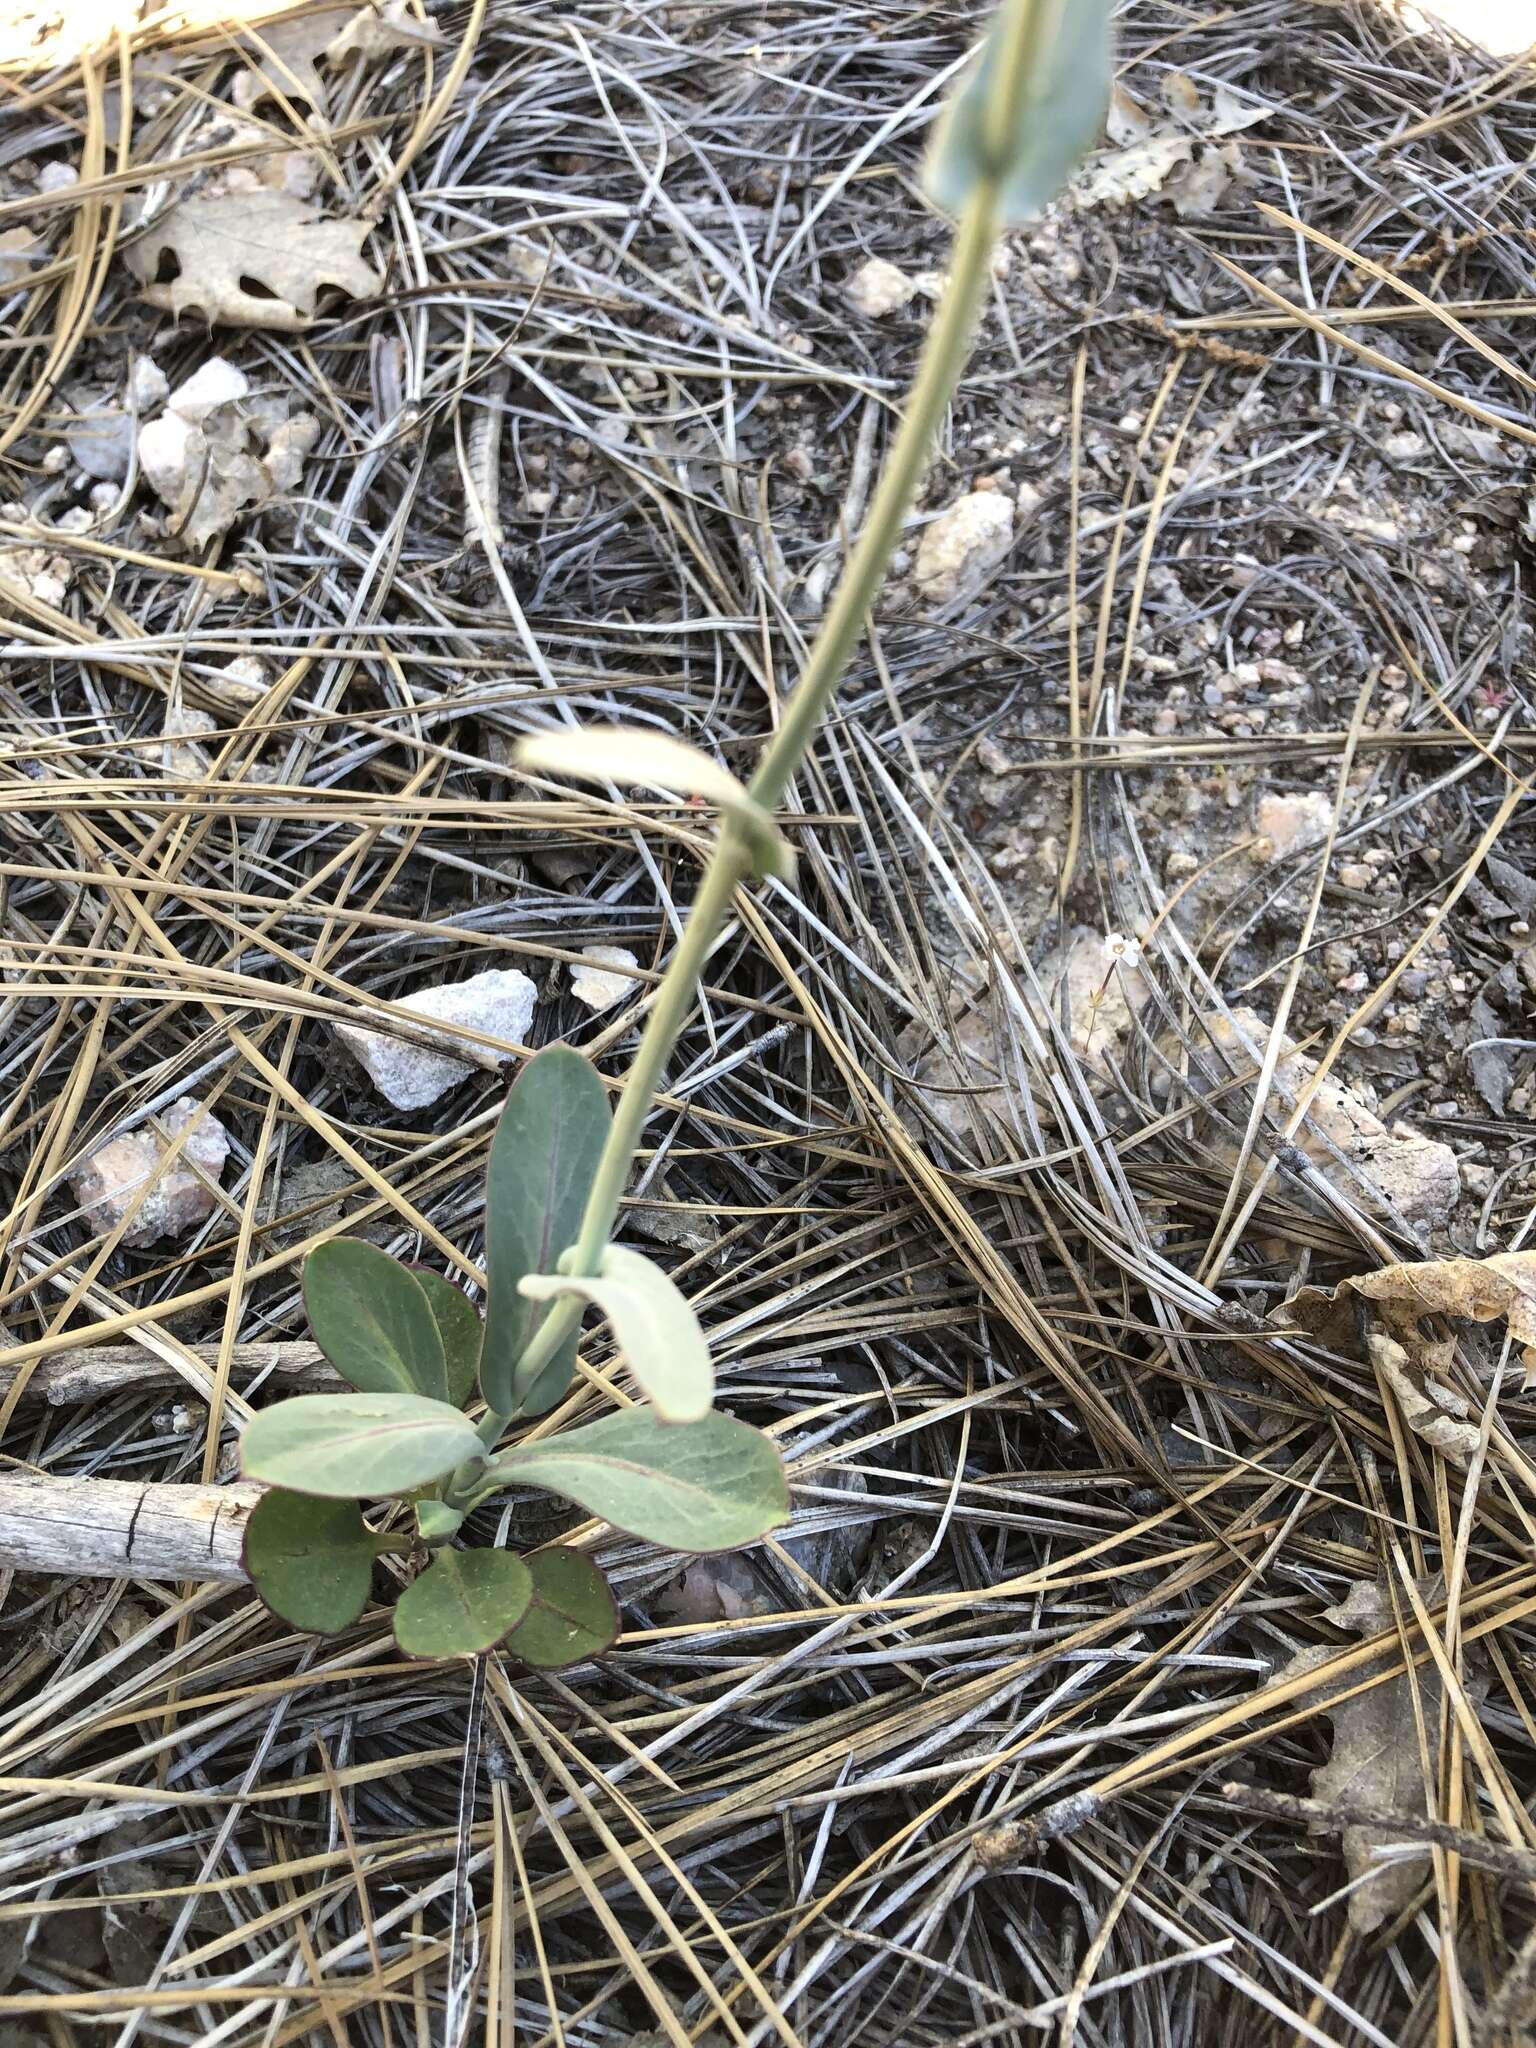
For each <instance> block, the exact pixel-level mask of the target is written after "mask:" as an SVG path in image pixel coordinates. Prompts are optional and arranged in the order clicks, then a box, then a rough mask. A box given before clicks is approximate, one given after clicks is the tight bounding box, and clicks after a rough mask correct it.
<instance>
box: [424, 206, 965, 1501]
mask: <svg viewBox="0 0 1536 2048" xmlns="http://www.w3.org/2000/svg"><path fill="white" fill-rule="evenodd" d="M997 227H998V191H997V181H996V180H995V179H988V180H985V181H983V182H982V183H981V184H980V185H979V186H978V187H977V189H976V191H975V192H974V193H973V195H972V197H971V200H970V203H969V204H968V205H967V207H966V210H965V213H964V214H963V215H962V217H961V221H960V226H959V230H958V232H957V234H956V236H955V244H954V254H953V259H952V262H951V266H950V277H949V284H948V286H947V288H946V290H945V293H944V297H943V299H942V300H941V301H940V304H939V310H938V313H937V315H936V316H935V319H934V323H933V326H932V327H931V328H930V329H929V332H928V339H927V342H926V344H925V345H924V348H923V354H922V359H921V361H920V362H919V364H918V369H917V376H916V378H915V380H914V381H913V385H912V389H911V392H910V394H909V395H908V400H907V408H906V411H905V413H904V415H903V417H902V421H901V425H900V427H899V428H898V429H897V433H896V438H895V440H894V441H893V442H892V443H891V448H890V452H889V454H888V455H887V457H886V460H885V464H884V467H883V468H882V470H881V472H880V481H879V483H878V484H877V486H876V488H875V495H874V498H873V500H872V501H871V504H870V508H869V517H868V519H867V520H866V521H865V524H864V530H863V532H862V533H861V534H860V535H859V538H858V541H857V543H856V544H855V546H854V549H853V552H852V553H851V554H850V556H849V557H848V564H847V567H846V568H845V569H844V571H843V574H842V576H841V577H840V578H839V580H838V585H837V588H836V590H835V591H834V592H833V595H832V602H831V605H830V606H829V607H828V610H827V614H826V617H825V618H824V619H823V621H822V624H821V630H820V632H819V633H818V634H817V636H816V641H815V644H814V646H813V647H812V649H811V653H810V658H809V660H808V661H807V662H806V665H805V671H804V673H803V675H802V676H801V678H800V681H799V682H798V683H797V684H796V686H795V688H794V690H793V692H792V693H791V694H790V697H789V700H788V702H787V704H786V706H785V710H784V717H783V722H782V723H781V725H780V726H779V729H778V731H777V733H776V734H775V735H774V737H773V739H772V740H771V741H770V743H769V745H768V748H767V751H766V752H765V753H764V755H763V758H762V761H761V762H760V764H759V766H758V770H757V773H756V775H754V776H753V778H752V781H751V784H750V785H749V789H748V794H749V795H750V796H752V797H753V798H754V799H755V800H756V801H757V802H758V803H760V804H761V805H762V806H763V807H764V809H766V810H772V809H775V808H776V807H777V806H778V804H779V803H780V802H781V800H782V798H783V796H784V792H785V791H786V790H787V789H788V787H789V784H790V781H791V779H792V778H793V776H794V774H795V771H796V769H797V768H798V767H799V766H800V763H801V761H802V760H803V759H804V757H805V754H806V752H807V750H808V749H809V747H810V744H811V741H812V739H813V738H814V737H815V733H816V728H817V726H818V725H819V724H820V723H821V719H822V715H823V713H824V712H825V711H826V708H827V706H828V704H829V703H830V702H831V700H832V693H833V691H834V690H835V689H836V688H837V685H838V681H839V678H840V677H841V675H842V673H843V670H844V669H845V668H846V667H847V665H848V660H849V657H850V656H851V655H852V653H853V650H854V648H855V646H856V645H857V644H858V639H859V635H860V634H861V633H862V632H863V630H864V625H865V621H866V620H867V618H868V616H869V612H870V608H871V606H872V605H873V603H874V601H875V596H876V594H877V592H878V591H879V588H880V585H881V582H882V580H883V579H884V576H885V572H886V568H887V566H888V564H889V562H890V559H891V555H892V553H893V552H894V550H895V547H896V543H897V542H898V541H899V540H900V538H901V533H902V528H903V526H904V525H905V523H906V518H907V514H908V512H909V511H910V510H911V506H912V500H913V498H914V497H915V496H916V494H917V487H918V485H919V484H920V483H921V482H922V478H923V471H924V470H925V469H926V467H927V465H928V457H929V452H930V450H931V448H932V445H933V440H934V436H935V435H936V434H937V432H938V429H939V425H940V423H941V422H942V420H943V417H944V412H945V409H946V408H947V406H948V404H949V401H950V399H951V398H952V397H953V395H954V390H955V386H956V385H957V384H958V383H959V381H960V373H961V371H962V370H963V369H964V367H965V363H966V359H967V357H968V355H969V353H970V341H971V330H972V328H973V327H974V326H975V323H976V317H977V314H978V312H979V311H980V308H981V302H982V298H983V296H984V295H985V293H986V289H987V285H988V282H989V280H990V278H991V274H992V269H991V259H992V245H993V242H994V241H995V240H996V238H997ZM751 871H752V856H751V853H750V851H749V849H748V848H747V847H746V846H745V844H744V843H743V841H742V838H741V836H740V834H739V833H738V831H737V829H736V827H735V826H734V825H733V824H732V823H731V821H730V820H729V819H726V820H725V821H724V822H723V823H722V825H721V828H720V836H719V839H718V841H717V842H716V846H715V852H714V856H713V858H712V859H711V861H710V863H709V866H708V868H707V869H706V870H705V874H704V880H703V883H702V885H701V886H700V889H699V893H698V895H697V896H696V897H695V898H694V901H693V907H692V908H691V909H690V911H689V913H688V918H687V922H686V923H685V924H684V926H683V931H682V936H681V937H680V938H679V940H678V942H677V947H676V950H675V951H674V953H673V955H672V958H671V960H670V961H669V962H668V963H667V971H666V973H665V974H664V975H663V976H662V979H661V985H660V987H659V988H658V989H657V991H656V1000H655V1002H654V1003H653V1004H652V1006H651V1012H650V1015H649V1016H648V1017H647V1018H646V1020H645V1029H644V1031H643V1032H642V1033H641V1037H640V1044H639V1047H638V1049H637V1050H636V1053H635V1060H634V1065H633V1066H632V1067H631V1068H630V1070H629V1072H628V1074H627V1075H626V1076H625V1079H624V1086H623V1089H622V1091H621V1092H620V1095H619V1103H618V1108H617V1110H616V1111H615V1113H614V1119H613V1129H612V1130H611V1131H610V1133H609V1135H608V1141H607V1143H606V1145H605V1146H604V1148H603V1154H602V1157H601V1159H600V1160H599V1162H598V1168H597V1174H596V1176H595V1178H594V1179H593V1182H592V1191H591V1193H590V1195H589V1196H588V1197H587V1206H586V1210H585V1213H584V1214H583V1216H582V1220H581V1235H580V1237H579V1238H578V1239H577V1243H576V1255H575V1258H574V1260H573V1262H572V1270H573V1271H575V1272H577V1273H594V1272H596V1270H597V1265H598V1261H599V1260H600V1259H601V1257H602V1254H603V1247H604V1246H605V1245H606V1244H607V1242H608V1240H609V1238H610V1237H611V1236H612V1234H613V1226H614V1221H615V1219H616V1217H617V1216H618V1213H619V1203H620V1201H621V1199H622V1198H623V1194H624V1187H625V1183H626V1182H627V1181H628V1179H629V1170H630V1165H631V1163H632V1161H633V1159H634V1156H635V1154H636V1152H637V1151H638V1150H639V1146H640V1139H641V1135H642V1133H643V1132H644V1130H645V1125H646V1121H647V1119H648V1118H649V1116H650V1113H651V1104H652V1103H653V1101H654V1100H655V1097H656V1091H657V1089H658V1088H659V1087H660V1086H661V1078H662V1075H663V1073H664V1072H665V1070H666V1064H667V1060H668V1058H669V1057H670V1056H671V1052H672V1048H673V1046H674V1045H675V1044H676V1042H677V1035H678V1033H679V1032H680V1031H681V1030H682V1028H683V1025H684V1024H685V1023H686V1021H687V1018H688V1013H689V1011H690V1010H691V1009H692V1007H693V1000H694V992H695V989H696V988H697V985H698V982H699V980H700V978H701V977H702V975H703V972H704V964H705V962H706V961H707V960H708V958H709V955H710V951H711V948H712V947H713V946H714V943H715V939H716V937H717V936H718V934H719V931H720V928H721V926H722V925H723V924H724V923H725V920H726V918H727V917H728V916H729V914H730V909H731V904H732V901H733V900H734V898H735V895H736V890H737V888H738V886H739V885H740V884H741V883H742V882H743V881H744V880H745V879H746V877H747V876H748V875H749V874H750V873H751ZM581 1312H582V1305H581V1303H580V1302H579V1301H578V1300H576V1299H574V1298H572V1299H570V1300H566V1301H559V1302H556V1303H555V1305H554V1306H553V1307H552V1308H551V1309H550V1311H549V1313H548V1315H547V1316H545V1318H544V1320H543V1322H542V1323H540V1325H539V1327H538V1329H537V1330H536V1331H535V1332H534V1335H533V1340H532V1342H531V1343H530V1344H529V1346H528V1349H527V1350H526V1351H525V1352H524V1354H523V1356H522V1358H521V1359H520V1360H519V1362H518V1376H519V1378H521V1379H522V1380H523V1381H524V1382H525V1384H527V1385H530V1386H531V1385H532V1384H533V1383H534V1381H535V1380H536V1379H537V1377H538V1372H539V1369H540V1368H541V1367H542V1366H543V1365H544V1364H545V1363H547V1361H548V1360H549V1359H550V1358H552V1357H553V1356H554V1354H555V1352H556V1351H557V1350H558V1348H559V1347H560V1345H561V1344H562V1343H563V1342H564V1340H565V1339H566V1338H567V1337H568V1336H569V1335H570V1333H571V1331H572V1330H574V1329H575V1327H576V1325H577V1324H578V1323H579V1322H580V1320H581ZM510 1420H511V1417H510V1416H504V1415H494V1414H490V1415H487V1416H486V1417H485V1418H484V1420H483V1421H482V1423H481V1425H480V1433H481V1437H482V1439H483V1440H484V1441H485V1443H486V1444H488V1445H491V1444H494V1443H495V1442H496V1441H497V1439H498V1438H499V1437H500V1435H501V1433H502V1431H503V1430H504V1429H505V1428H506V1426H507V1423H508V1422H509V1421H510ZM444 1497H445V1499H448V1500H450V1501H451V1502H452V1503H453V1504H454V1505H459V1504H460V1503H461V1501H462V1499H463V1497H464V1496H463V1495H462V1494H461V1492H460V1491H459V1487H458V1475H457V1474H456V1475H455V1480H454V1485H453V1487H452V1488H450V1489H449V1490H448V1491H447V1492H446V1493H445V1496H444Z"/></svg>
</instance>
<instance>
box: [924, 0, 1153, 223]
mask: <svg viewBox="0 0 1536 2048" xmlns="http://www.w3.org/2000/svg"><path fill="white" fill-rule="evenodd" d="M1113 12H1114V0H1003V5H1002V6H1001V7H1000V8H999V9H998V12H997V17H996V19H995V20H994V22H993V24H992V29H991V32H990V34H989V35H988V37H987V39H986V41H985V42H984V43H983V44H982V46H981V50H980V53H979V55H978V56H977V59H976V62H975V64H974V66H973V67H972V70H971V73H970V76H969V78H968V79H967V80H966V83H965V84H964V86H962V88H961V90H960V92H959V94H958V95H957V96H956V98H955V99H954V100H953V101H952V102H951V103H950V106H949V108H948V110H947V111H946V113H945V114H944V115H943V117H942V119H941V120H940V122H939V126H938V130H937V132H936V134H935V136H934V141H933V147H932V149H931V150H930V152H929V156H928V162H927V164H926V166H925V167H924V172H923V182H924V185H925V187H926V189H927V191H928V195H929V197H930V198H931V199H933V200H934V201H935V202H936V203H937V204H938V205H940V206H943V207H947V208H948V209H949V211H950V212H951V213H961V212H963V211H964V209H965V205H966V202H967V201H968V200H969V199H970V197H971V195H972V193H973V192H975V190H976V189H977V187H978V186H979V185H981V184H982V183H984V182H988V181H995V183H996V186H997V200H998V206H999V210H1000V213H1001V216H1002V218H1003V220H1004V221H1006V222H1007V223H1009V224H1010V225H1014V224H1016V223H1018V222H1019V221H1025V220H1033V219H1034V217H1035V216H1036V215H1037V214H1038V213H1040V212H1041V211H1042V209H1043V208H1044V207H1045V206H1046V205H1047V203H1048V202H1049V201H1050V200H1052V199H1053V198H1054V197H1055V196H1056V194H1057V193H1058V192H1059V191H1060V190H1061V188H1062V186H1063V185H1064V184H1065V183H1066V182H1067V179H1068V178H1069V177H1070V176H1071V175H1072V172H1073V171H1074V170H1075V169H1076V168H1077V165H1078V164H1079V162H1080V161H1081V160H1082V158H1083V157H1084V155H1086V153H1087V151H1088V150H1089V149H1090V148H1091V147H1092V146H1093V143H1094V141H1095V139H1096V137H1097V135H1098V132H1099V127H1100V124H1101V123H1102V121H1103V119H1104V113H1105V109H1106V107H1107V106H1108V104H1109V90H1110V83H1111V75H1112V71H1113V62H1112V58H1113V38H1112V36H1111V34H1110V16H1111V15H1112V13H1113Z"/></svg>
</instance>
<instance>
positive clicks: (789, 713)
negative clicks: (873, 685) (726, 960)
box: [694, 181, 998, 916]
mask: <svg viewBox="0 0 1536 2048" xmlns="http://www.w3.org/2000/svg"><path fill="white" fill-rule="evenodd" d="M997 220H998V208H997V190H996V186H995V184H994V183H992V182H990V181H989V182H988V183H987V184H985V185H983V186H980V187H978V189H977V191H976V193H975V195H974V197H973V198H972V200H971V203H970V205H969V206H968V207H967V208H966V210H965V213H964V214H963V215H962V217H961V221H960V226H959V230H958V232H957V234H956V236H955V245H954V253H953V257H952V261H951V265H950V274H949V283H948V285H947V286H946V288H945V292H944V296H943V298H942V299H941V300H940V302H939V310H938V313H937V314H936V316H935V318H934V322H933V325H932V327H931V328H930V329H929V331H928V339H927V342H926V344H925V345H924V348H923V354H922V359H921V361H920V362H919V364H918V368H917V376H916V378H915V379H914V381H913V385H912V389H911V392H910V393H909V395H908V398H907V408H906V411H905V413H904V414H903V416H902V422H901V425H900V427H899V428H898V429H897V431H896V438H895V440H894V441H893V442H892V443H891V447H890V452H889V454H888V455H887V456H886V459H885V464H884V467H883V468H882V469H881V472H880V481H879V483H878V484H877V485H876V487H875V495H874V498H873V500H872V501H871V503H870V508H869V517H868V519H867V520H866V521H865V523H864V530H863V532H862V533H861V534H860V535H859V538H858V541H857V543H856V544H855V546H854V550H853V553H852V554H851V555H850V556H849V557H848V565H847V567H846V568H845V569H844V571H843V573H842V576H841V577H840V578H839V580H838V585H837V588H836V590H835V591H834V592H833V593H832V603H831V605H830V606H829V608H828V610H827V615H826V617H825V618H824V619H823V620H822V623H821V631H820V632H819V633H818V634H817V635H816V641H815V645H814V646H813V647H812V649H811V653H810V659H809V660H808V661H807V662H806V665H805V673H804V674H803V675H802V676H801V678H800V681H799V682H798V684H797V685H796V686H795V689H794V691H793V692H792V693H791V695H790V698H789V702H788V704H787V706H786V707H785V712H784V722H783V724H782V725H781V726H780V727H779V729H778V732H777V733H776V734H775V735H774V737H773V739H772V741H771V742H770V743H769V746H768V750H767V752H766V753H765V754H764V756H763V758H762V761H761V763H760V764H759V766H758V770H757V773H756V774H755V775H754V776H753V778H752V780H751V782H750V783H749V784H748V785H747V794H748V795H749V796H751V797H753V798H755V799H756V801H757V802H758V803H760V804H761V805H762V806H763V808H764V809H765V810H773V809H775V808H776V807H777V806H778V804H779V803H780V802H781V801H782V800H783V796H784V792H785V790H786V789H787V788H788V787H789V784H790V780H791V778H792V777H793V775H794V773H795V770H796V769H797V768H798V767H799V766H800V763H801V760H802V759H803V758H804V756H805V754H806V751H807V750H808V748H809V747H810V744H811V740H812V738H813V737H814V735H815V732H816V728H817V726H818V725H819V724H820V723H821V719H822V715H823V713H824V712H825V711H826V708H827V706H828V704H829V703H830V702H831V701H832V693H833V691H834V690H835V689H836V688H837V685H838V682H839V680H840V679H841V676H842V673H843V670H844V669H845V668H846V667H847V665H848V660H849V657H850V656H851V654H852V653H853V650H854V648H855V646H856V645H857V644H858V639H859V635H860V634H861V633H862V632H863V630H864V623H865V621H866V619H867V618H868V617H869V613H870V609H871V607H872V606H873V604H874V601H875V597H876V594H877V593H878V591H879V589H880V585H881V583H882V582H883V581H884V578H885V572H886V568H887V565H888V564H889V562H890V559H891V556H892V554H893V553H894V552H895V548H896V543H897V542H898V541H899V540H900V538H901V531H902V527H903V526H904V525H905V523H906V517H907V513H908V512H909V511H910V510H911V506H912V500H913V498H914V497H916V495H917V487H918V485H919V484H920V483H921V482H922V480H923V471H924V470H925V469H926V468H927V466H928V457H929V454H930V451H931V449H932V446H933V440H934V436H935V434H936V433H937V432H938V429H939V425H940V422H941V421H942V420H943V417H944V413H945V410H946V408H947V407H948V405H949V401H950V399H951V398H952V397H953V396H954V390H955V386H956V385H957V384H958V383H959V381H960V373H961V371H962V370H963V369H964V368H965V364H966V358H967V357H968V355H969V353H970V341H971V330H972V328H973V327H974V326H975V324H976V316H977V314H978V312H979V311H980V309H981V301H982V298H983V296H984V294H985V292H986V289H987V285H988V283H989V281H990V279H991V275H992V245H993V243H994V242H995V241H996V239H997ZM701 900H702V898H701ZM694 915H695V916H697V915H698V913H697V911H695V912H694Z"/></svg>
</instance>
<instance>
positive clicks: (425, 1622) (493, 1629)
mask: <svg viewBox="0 0 1536 2048" xmlns="http://www.w3.org/2000/svg"><path fill="white" fill-rule="evenodd" d="M532 1598H533V1574H532V1573H531V1572H530V1571H529V1569H528V1567H527V1565H526V1564H524V1562H523V1560H522V1559H521V1558H520V1557H514V1556H513V1555H512V1554H511V1552H510V1551H507V1550H440V1551H439V1552H438V1554H437V1556H436V1557H435V1558H434V1559H433V1560H432V1562H431V1564H429V1565H428V1566H427V1568H426V1570H425V1571H424V1572H423V1573H422V1575H421V1577H420V1578H419V1579H413V1580H412V1581H411V1583H410V1585H408V1586H407V1587H406V1589H405V1591H404V1592H403V1593H402V1594H401V1595H400V1598H399V1599H398V1600H397V1601H396V1603H395V1641H396V1642H397V1643H398V1644H399V1645H400V1647H401V1649H402V1650H404V1652H405V1654H406V1655H407V1656H408V1657H474V1656H477V1655H478V1654H479V1652H480V1651H481V1650H488V1649H490V1648H491V1646H492V1644H494V1643H499V1642H500V1641H501V1639H502V1637H503V1636H504V1635H507V1634H509V1633H510V1632H511V1631H512V1630H513V1629H515V1628H516V1627H517V1625H518V1623H519V1622H520V1621H521V1620H522V1619H523V1616H524V1615H525V1614H526V1613H527V1612H528V1604H529V1602H530V1601H531V1600H532Z"/></svg>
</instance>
